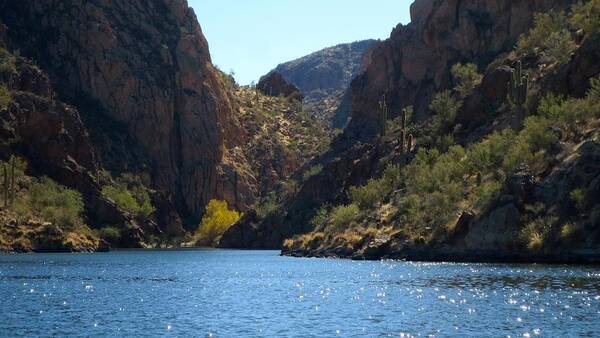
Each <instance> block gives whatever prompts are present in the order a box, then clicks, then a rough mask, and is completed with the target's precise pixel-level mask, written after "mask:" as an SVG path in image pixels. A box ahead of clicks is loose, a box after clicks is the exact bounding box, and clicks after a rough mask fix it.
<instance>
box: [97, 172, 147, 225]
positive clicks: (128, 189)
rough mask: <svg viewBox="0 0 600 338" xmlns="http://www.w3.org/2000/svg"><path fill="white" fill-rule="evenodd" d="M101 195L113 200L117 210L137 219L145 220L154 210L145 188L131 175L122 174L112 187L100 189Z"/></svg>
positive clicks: (139, 180)
mask: <svg viewBox="0 0 600 338" xmlns="http://www.w3.org/2000/svg"><path fill="white" fill-rule="evenodd" d="M102 194H103V195H104V196H106V197H108V198H110V199H111V200H113V201H114V202H115V203H116V204H117V206H119V208H121V209H122V210H124V211H127V212H129V213H131V214H133V215H135V216H136V217H138V218H142V219H146V218H148V217H150V215H152V213H154V211H155V210H156V209H155V208H154V206H153V205H152V201H151V200H150V195H149V194H148V190H147V188H146V187H145V186H144V185H143V183H142V182H141V179H140V178H139V177H137V176H135V175H133V174H123V175H121V177H119V178H118V179H117V180H116V183H115V184H114V185H106V186H104V187H103V188H102Z"/></svg>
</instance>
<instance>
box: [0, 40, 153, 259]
mask: <svg viewBox="0 0 600 338" xmlns="http://www.w3.org/2000/svg"><path fill="white" fill-rule="evenodd" d="M3 45H4V42H3V41H2V40H0V47H2V46H3ZM2 48H3V47H2ZM2 53H3V55H2V57H1V59H0V61H1V62H2V63H3V65H4V67H2V69H1V70H0V85H3V86H6V88H7V89H8V90H9V91H10V92H11V102H10V103H9V104H8V106H7V107H0V112H1V113H2V114H0V115H1V117H0V119H1V121H2V127H1V128H0V156H2V157H3V158H7V157H8V156H9V155H11V154H13V153H14V152H18V153H20V154H22V155H23V156H24V157H25V158H26V159H27V161H28V162H29V165H30V171H31V172H32V174H34V175H36V176H49V177H51V178H53V179H54V180H56V181H58V182H60V183H61V184H63V185H65V186H67V187H70V188H72V189H76V190H77V191H79V192H80V193H81V194H82V197H83V199H84V201H85V206H86V209H85V214H86V216H87V217H86V218H87V219H88V222H89V224H90V225H91V226H95V227H107V226H111V227H116V228H119V229H122V230H123V233H124V238H126V239H127V240H126V243H125V245H126V246H128V247H139V246H141V245H142V241H143V231H142V229H140V227H138V225H137V224H136V222H135V221H134V220H133V218H132V217H131V216H130V215H128V214H127V213H125V212H123V211H122V210H120V209H119V208H118V207H117V206H116V204H115V203H114V202H113V201H111V200H108V199H107V198H105V197H104V196H103V195H102V193H101V187H100V185H99V184H98V182H97V181H96V179H95V177H94V176H93V175H95V174H96V173H98V171H99V170H100V169H101V167H100V164H99V162H98V160H97V156H96V152H95V150H94V148H93V146H92V144H91V142H90V140H89V137H88V134H87V131H86V128H85V126H84V124H83V122H82V121H81V117H80V114H79V112H78V111H77V109H76V108H74V107H72V106H69V105H67V104H65V103H63V102H61V101H59V100H57V99H56V94H55V92H54V91H53V88H52V86H51V83H50V81H49V78H48V76H47V75H46V74H45V73H44V72H43V71H42V70H40V69H39V67H37V66H36V65H34V64H33V63H32V62H31V61H28V60H26V59H24V58H22V57H19V56H13V55H12V54H9V53H7V52H6V51H5V50H4V49H3V52H2ZM40 236H42V234H40ZM42 237H43V236H42ZM59 237H60V236H59ZM40 241H41V242H40ZM38 242H39V243H41V244H39V245H37V246H36V248H37V249H38V250H41V249H43V248H44V245H43V243H45V242H43V240H42V239H40V240H39V241H38ZM48 249H51V248H48ZM88 249H89V247H88ZM88 249H85V250H88ZM90 250H91V249H90Z"/></svg>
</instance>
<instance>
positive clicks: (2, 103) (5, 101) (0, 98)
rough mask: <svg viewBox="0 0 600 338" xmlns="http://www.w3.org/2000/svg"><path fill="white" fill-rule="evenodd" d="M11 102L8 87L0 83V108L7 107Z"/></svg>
mask: <svg viewBox="0 0 600 338" xmlns="http://www.w3.org/2000/svg"><path fill="white" fill-rule="evenodd" d="M11 102H12V96H11V94H10V91H9V90H8V88H7V87H6V86H5V85H3V84H0V108H4V107H7V106H8V105H9V104H10V103H11Z"/></svg>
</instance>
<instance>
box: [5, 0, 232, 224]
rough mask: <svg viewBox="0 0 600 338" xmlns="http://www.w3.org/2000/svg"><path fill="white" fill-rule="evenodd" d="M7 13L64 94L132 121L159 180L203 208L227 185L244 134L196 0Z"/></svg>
mask: <svg viewBox="0 0 600 338" xmlns="http://www.w3.org/2000/svg"><path fill="white" fill-rule="evenodd" d="M0 19H1V20H2V21H3V22H4V23H5V24H6V25H7V26H8V36H9V38H10V40H11V41H12V43H13V44H14V45H17V46H18V47H19V48H20V49H21V50H22V52H23V53H24V54H25V55H27V56H29V57H32V58H34V59H35V60H36V61H37V62H38V63H39V64H40V66H41V67H42V68H43V69H44V70H46V71H47V72H48V73H49V75H50V79H51V81H52V82H53V84H55V86H56V88H57V91H58V93H59V95H60V96H61V98H64V99H65V100H66V101H67V102H71V101H72V102H76V101H78V99H79V98H80V97H82V96H84V97H86V98H88V99H90V100H94V101H95V102H98V103H99V105H101V108H102V110H103V111H104V112H105V113H106V115H107V117H108V118H110V119H113V120H115V121H117V122H118V123H121V124H123V125H124V126H126V129H127V130H128V132H129V133H130V134H131V136H132V138H133V140H135V142H136V146H139V147H140V148H141V149H142V150H143V151H144V153H145V154H146V155H147V157H148V159H149V161H150V162H151V163H152V164H153V168H152V174H153V178H154V183H155V186H156V187H157V188H161V189H165V190H168V191H170V192H171V193H172V194H173V196H174V197H175V200H176V201H177V204H178V208H179V209H180V211H181V212H182V213H183V214H184V215H186V216H188V217H190V219H196V218H198V216H199V215H200V214H201V213H202V211H203V208H204V205H205V204H206V203H207V202H208V200H209V199H210V198H211V197H212V196H213V195H214V194H215V193H217V171H218V170H217V166H218V165H219V163H220V162H221V158H222V154H223V145H224V142H225V139H227V140H228V141H229V142H230V143H236V142H238V140H239V139H241V136H237V135H238V130H239V128H238V125H237V122H236V121H235V118H234V116H233V114H232V111H233V108H232V103H231V99H230V97H229V95H228V94H227V93H226V91H225V89H224V87H223V84H222V81H221V79H220V77H219V75H218V74H217V71H216V70H215V69H213V68H212V65H211V59H210V54H209V49H208V44H207V42H206V39H205V38H204V36H203V34H202V31H201V29H200V25H199V24H198V21H197V19H196V16H195V14H194V12H193V10H192V9H191V8H189V7H188V5H187V1H186V0H146V1H142V0H116V1H108V0H70V1H64V0H54V1H0ZM79 108H80V110H82V109H81V107H79Z"/></svg>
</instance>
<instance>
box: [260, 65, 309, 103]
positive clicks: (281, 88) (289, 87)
mask: <svg viewBox="0 0 600 338" xmlns="http://www.w3.org/2000/svg"><path fill="white" fill-rule="evenodd" d="M256 88H258V90H260V92H261V93H263V94H265V95H268V96H284V97H289V98H292V99H294V100H298V101H302V100H304V95H303V94H302V93H301V92H300V90H299V89H298V88H297V87H296V86H294V85H293V84H291V83H289V82H287V81H286V80H285V79H284V78H283V75H281V73H280V72H278V71H272V72H270V73H269V74H267V75H265V76H263V77H262V78H261V79H260V81H258V84H257V85H256Z"/></svg>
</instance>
